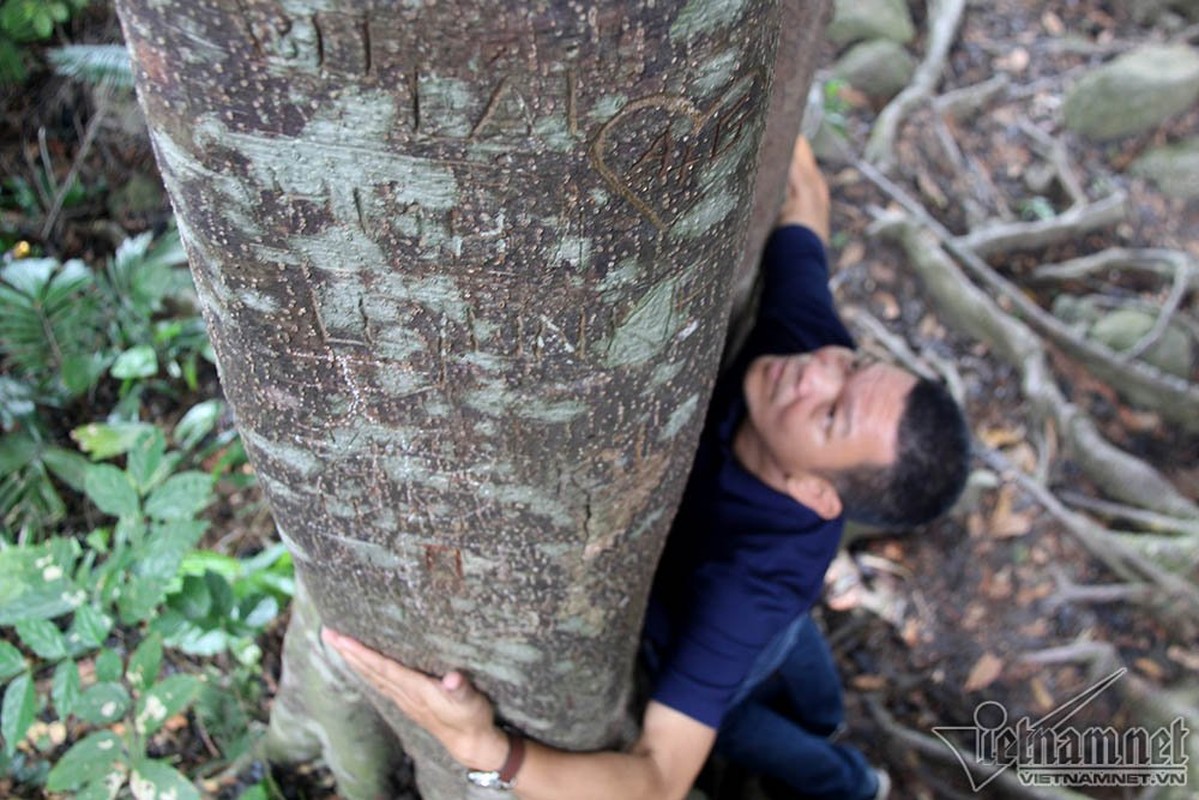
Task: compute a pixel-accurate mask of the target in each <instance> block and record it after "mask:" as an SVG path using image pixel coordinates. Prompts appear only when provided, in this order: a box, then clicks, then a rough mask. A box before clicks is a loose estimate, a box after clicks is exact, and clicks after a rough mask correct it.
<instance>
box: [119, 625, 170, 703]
mask: <svg viewBox="0 0 1199 800" xmlns="http://www.w3.org/2000/svg"><path fill="white" fill-rule="evenodd" d="M161 666H162V635H161V634H158V633H151V634H150V635H148V636H147V637H146V638H145V639H143V640H142V643H141V644H139V645H138V646H137V649H136V650H134V651H133V655H131V656H130V657H129V668H128V669H127V670H125V680H127V681H129V685H130V686H132V687H133V688H134V689H139V690H140V689H145V688H146V687H147V686H150V685H152V684H153V683H154V681H155V680H157V678H158V670H159V669H160V667H161Z"/></svg>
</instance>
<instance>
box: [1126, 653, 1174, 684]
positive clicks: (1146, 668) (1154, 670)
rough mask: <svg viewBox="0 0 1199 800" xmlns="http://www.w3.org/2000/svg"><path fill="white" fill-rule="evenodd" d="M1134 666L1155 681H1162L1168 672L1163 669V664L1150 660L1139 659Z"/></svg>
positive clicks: (1133, 663)
mask: <svg viewBox="0 0 1199 800" xmlns="http://www.w3.org/2000/svg"><path fill="white" fill-rule="evenodd" d="M1132 665H1133V666H1134V667H1136V668H1137V669H1138V670H1139V671H1140V672H1141V673H1143V674H1144V675H1146V676H1148V677H1150V678H1152V679H1153V680H1155V681H1160V680H1161V679H1162V678H1164V677H1166V671H1165V670H1164V669H1162V667H1161V664H1158V663H1157V662H1156V661H1152V660H1150V659H1148V658H1138V659H1137V660H1136V661H1134V662H1132Z"/></svg>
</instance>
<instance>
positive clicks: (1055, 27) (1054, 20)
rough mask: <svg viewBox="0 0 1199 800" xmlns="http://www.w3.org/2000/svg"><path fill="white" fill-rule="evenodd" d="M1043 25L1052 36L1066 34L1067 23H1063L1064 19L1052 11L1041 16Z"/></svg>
mask: <svg viewBox="0 0 1199 800" xmlns="http://www.w3.org/2000/svg"><path fill="white" fill-rule="evenodd" d="M1041 24H1042V25H1044V26H1045V32H1046V33H1048V34H1049V35H1050V36H1061V35H1062V34H1063V33H1065V32H1066V23H1064V22H1062V18H1061V17H1059V16H1058V15H1057V14H1054V13H1053V12H1052V11H1046V12H1045V13H1044V14H1042V15H1041Z"/></svg>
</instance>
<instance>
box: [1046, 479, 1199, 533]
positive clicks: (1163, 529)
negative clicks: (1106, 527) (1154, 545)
mask: <svg viewBox="0 0 1199 800" xmlns="http://www.w3.org/2000/svg"><path fill="white" fill-rule="evenodd" d="M1058 496H1059V497H1060V498H1061V499H1062V500H1063V501H1065V502H1067V503H1069V504H1070V505H1072V506H1077V507H1079V508H1085V509H1086V510H1087V511H1092V512H1095V513H1096V514H1102V515H1104V516H1105V517H1109V518H1113V519H1124V520H1127V521H1129V522H1134V523H1136V524H1137V525H1139V526H1140V527H1141V528H1143V529H1144V530H1147V531H1153V532H1155V533H1182V534H1188V535H1191V536H1199V522H1195V521H1194V520H1188V519H1182V518H1180V517H1171V516H1169V515H1167V514H1156V513H1154V512H1152V511H1146V510H1145V509H1143V508H1134V507H1133V506H1126V505H1122V504H1120V503H1111V502H1108V501H1107V500H1100V499H1098V498H1096V497H1089V496H1087V495H1085V494H1081V493H1079V492H1072V491H1069V490H1066V491H1062V492H1059V493H1058Z"/></svg>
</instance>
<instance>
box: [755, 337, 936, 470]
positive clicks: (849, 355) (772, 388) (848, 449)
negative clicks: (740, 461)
mask: <svg viewBox="0 0 1199 800" xmlns="http://www.w3.org/2000/svg"><path fill="white" fill-rule="evenodd" d="M915 385H916V378H915V376H913V375H912V374H911V373H909V372H907V371H905V370H902V369H899V368H898V367H893V366H891V365H889V364H884V363H881V362H877V361H870V360H868V359H866V358H862V357H861V356H860V355H858V354H855V353H854V351H852V350H849V349H846V348H844V347H832V346H830V347H822V348H820V349H819V350H814V351H812V352H810V353H803V354H799V355H790V356H762V357H760V358H758V359H756V360H755V361H754V362H753V363H751V364H750V366H749V370H748V371H747V372H746V375H745V383H744V389H745V399H746V403H747V405H748V406H749V419H750V423H751V424H752V425H753V426H754V428H755V429H756V430H757V432H758V434H759V436H760V437H761V439H762V441H763V442H764V443H765V445H766V447H767V448H768V449H769V451H770V453H771V455H772V456H773V458H774V460H775V462H776V464H777V465H778V467H779V468H780V469H782V471H783V473H784V474H786V475H789V476H793V475H802V474H809V473H815V474H820V475H829V474H832V473H836V472H839V471H841V470H845V469H852V468H855V467H861V466H867V465H876V466H886V465H888V464H891V463H892V462H894V460H895V454H896V438H897V433H898V430H899V420H900V417H901V416H902V415H903V408H904V403H905V402H906V400H907V396H908V393H909V392H910V391H911V390H912V387H913V386H915Z"/></svg>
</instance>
